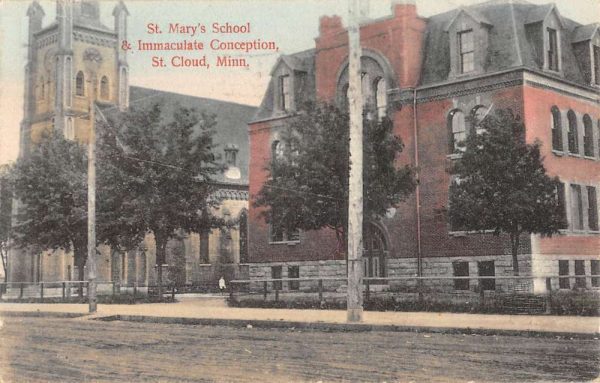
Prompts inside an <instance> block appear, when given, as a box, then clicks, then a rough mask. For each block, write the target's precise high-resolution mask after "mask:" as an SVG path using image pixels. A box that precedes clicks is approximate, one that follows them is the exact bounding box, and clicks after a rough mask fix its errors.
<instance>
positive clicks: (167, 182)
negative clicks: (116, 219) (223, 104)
mask: <svg viewBox="0 0 600 383" xmlns="http://www.w3.org/2000/svg"><path fill="white" fill-rule="evenodd" d="M215 124H216V120H215V117H214V116H213V115H208V114H206V113H201V114H199V113H198V112H196V111H195V110H194V109H189V108H183V107H177V108H175V109H174V110H173V111H172V114H167V113H164V112H163V111H162V108H161V106H160V105H159V104H153V105H151V106H149V107H146V108H141V109H135V108H132V109H130V110H129V111H127V112H125V113H123V114H121V115H119V116H117V117H116V118H115V119H114V120H113V121H112V122H110V123H108V124H105V125H106V129H103V130H104V131H106V132H108V133H107V136H105V139H106V140H107V141H112V142H114V143H115V144H117V143H118V144H117V145H115V146H113V148H112V152H111V153H110V154H109V155H106V156H104V161H108V162H111V161H112V165H111V166H112V168H114V169H116V170H117V171H118V173H117V174H116V175H114V177H116V180H117V181H116V184H118V185H119V186H118V187H117V188H114V189H112V190H113V193H114V194H113V196H112V199H113V200H114V201H116V202H115V203H116V205H118V206H125V211H126V212H128V214H127V217H128V218H127V221H124V222H122V224H123V225H124V227H127V228H129V229H128V230H130V232H131V233H132V234H133V237H135V238H137V237H138V236H139V234H140V233H146V232H151V233H152V234H154V238H155V240H156V264H157V265H158V266H159V267H158V273H157V274H158V275H157V284H158V290H159V296H162V279H163V278H162V276H163V275H162V274H163V273H162V265H163V264H165V263H166V248H167V242H168V241H169V240H170V239H173V238H178V237H179V235H180V232H181V231H184V232H194V233H200V232H201V231H203V230H207V229H211V228H214V227H220V226H221V225H222V224H223V221H222V220H220V219H218V218H216V217H215V216H214V215H213V214H212V213H211V210H212V209H213V208H214V207H216V206H217V205H218V204H219V202H220V201H218V200H217V199H216V198H214V193H213V192H214V186H213V183H212V177H213V176H214V175H216V174H218V173H220V172H222V171H223V170H224V167H223V165H221V164H220V163H219V162H218V158H217V157H216V156H215V155H214V153H213V149H214V144H213V133H214V127H215ZM111 131H112V133H110V132H111ZM111 134H113V135H114V137H112V138H111V136H110V135H111ZM119 201H123V202H119ZM107 210H110V209H107ZM119 231H121V230H119ZM117 243H122V240H119V239H117Z"/></svg>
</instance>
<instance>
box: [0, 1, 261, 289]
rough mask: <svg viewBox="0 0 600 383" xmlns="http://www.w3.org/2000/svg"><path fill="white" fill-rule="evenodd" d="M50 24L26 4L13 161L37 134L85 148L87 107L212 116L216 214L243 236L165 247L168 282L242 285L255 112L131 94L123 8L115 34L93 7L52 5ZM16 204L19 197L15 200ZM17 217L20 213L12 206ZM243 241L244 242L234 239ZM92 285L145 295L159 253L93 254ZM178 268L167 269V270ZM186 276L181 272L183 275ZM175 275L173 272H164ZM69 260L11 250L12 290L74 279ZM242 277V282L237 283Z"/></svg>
mask: <svg viewBox="0 0 600 383" xmlns="http://www.w3.org/2000/svg"><path fill="white" fill-rule="evenodd" d="M56 3H57V4H56V20H55V21H54V22H52V23H49V24H47V25H44V23H43V22H44V15H45V14H44V10H43V9H42V7H41V6H40V4H39V3H38V2H37V1H33V2H32V4H31V5H30V6H29V8H28V11H27V16H28V18H29V31H28V39H29V44H28V50H27V63H26V66H25V71H26V73H25V94H24V113H23V122H22V124H21V146H20V156H22V157H23V156H27V155H28V153H29V152H30V150H31V149H32V148H33V147H34V146H35V144H36V142H38V141H39V139H40V137H41V135H42V133H43V132H44V131H48V130H52V129H56V130H58V131H60V132H62V133H63V134H64V136H65V137H66V138H67V139H71V140H75V141H78V142H80V143H84V144H85V143H87V142H88V139H89V131H90V123H91V121H90V114H89V113H88V112H89V106H90V102H94V103H95V104H96V105H99V106H100V108H101V109H102V110H104V113H114V112H115V111H116V110H117V109H121V110H125V109H126V108H128V107H129V105H130V104H131V105H136V106H138V107H139V106H143V105H144V104H147V105H149V104H152V103H155V102H158V103H160V104H161V108H162V110H163V111H165V113H166V115H168V114H170V113H171V111H172V110H173V109H174V108H175V107H176V106H177V105H180V106H183V107H187V108H195V109H196V110H198V111H199V112H200V111H205V112H207V113H214V114H215V115H216V120H217V125H216V127H215V135H214V137H213V140H214V143H215V144H216V151H217V152H218V153H217V154H218V155H220V156H221V157H222V158H223V159H224V160H225V162H226V164H227V165H228V169H227V170H226V171H225V172H224V173H223V174H221V175H219V176H218V177H215V178H214V180H213V181H214V182H215V183H216V184H217V185H218V192H217V193H218V194H219V197H221V198H222V201H223V202H222V205H221V206H220V208H219V209H218V211H217V212H216V214H218V215H221V216H223V217H224V218H228V219H231V220H238V222H240V224H241V226H242V227H241V229H242V230H240V227H238V226H236V227H231V228H227V229H224V230H213V231H211V232H206V233H201V234H189V235H185V236H184V237H183V238H182V239H181V240H173V241H171V242H170V243H169V245H168V250H167V261H168V263H169V266H173V265H174V263H175V262H179V264H177V265H176V266H177V269H178V270H180V272H179V274H182V273H183V271H184V273H183V274H184V275H176V276H171V275H170V273H168V272H167V278H169V277H172V278H173V279H175V278H177V279H178V280H180V281H185V282H187V283H194V284H207V283H209V284H212V285H213V286H215V288H216V286H217V281H218V279H219V277H220V276H221V275H224V276H225V277H226V278H228V279H232V278H235V277H240V275H239V272H240V268H239V264H240V263H243V262H244V261H245V254H246V249H247V245H246V243H247V237H246V235H245V233H246V230H245V227H246V226H247V218H246V217H247V205H248V134H247V126H246V123H247V121H248V120H250V119H251V118H252V116H253V115H254V114H255V112H256V108H255V107H251V106H247V105H241V104H236V103H230V102H225V101H220V100H213V99H207V98H200V97H192V96H186V95H181V94H176V93H170V92H164V91H158V90H154V89H147V88H141V87H135V86H130V84H129V65H128V63H127V56H126V52H125V51H124V50H122V49H119V44H118V42H119V41H123V40H125V39H126V38H127V19H128V16H129V12H128V10H127V8H126V6H125V4H124V3H123V2H122V1H119V2H117V4H116V6H115V8H114V11H113V16H114V27H112V28H111V27H107V26H106V25H104V24H103V23H102V22H101V17H100V5H99V2H98V1H97V0H77V1H57V2H56ZM16 197H17V198H18V196H16ZM15 207H16V208H18V206H15ZM240 233H241V234H240ZM99 251H100V253H101V255H100V256H99V259H98V260H97V264H98V281H100V282H106V281H115V282H117V283H120V284H122V285H126V286H134V285H138V286H146V285H148V284H153V283H154V282H155V280H156V267H155V263H156V251H155V243H154V238H153V236H152V235H151V234H148V235H147V236H146V239H145V241H144V242H143V243H142V244H140V246H139V248H137V249H134V250H131V251H126V252H120V251H113V250H112V249H110V248H108V247H107V246H101V247H100V248H99ZM174 269H175V268H173V270H174ZM181 270H183V271H181ZM171 274H172V273H171ZM77 275H78V273H77V270H76V265H75V264H74V259H73V254H72V252H65V251H63V250H56V251H44V250H42V251H38V250H31V249H29V250H21V249H12V250H11V253H10V256H9V263H8V279H9V282H54V281H68V280H76V279H77ZM244 275H245V274H244Z"/></svg>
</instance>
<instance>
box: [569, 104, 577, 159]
mask: <svg viewBox="0 0 600 383" xmlns="http://www.w3.org/2000/svg"><path fill="white" fill-rule="evenodd" d="M567 121H568V123H569V130H568V131H567V138H568V141H569V153H573V154H579V137H578V135H577V116H575V112H573V111H572V110H569V112H568V113H567Z"/></svg>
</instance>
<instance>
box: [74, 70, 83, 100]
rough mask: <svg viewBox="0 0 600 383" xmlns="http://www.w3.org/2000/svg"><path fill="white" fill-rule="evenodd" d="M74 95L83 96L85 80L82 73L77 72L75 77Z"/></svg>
mask: <svg viewBox="0 0 600 383" xmlns="http://www.w3.org/2000/svg"><path fill="white" fill-rule="evenodd" d="M75 94H76V95H77V96H85V78H84V77H83V72H82V71H79V72H77V76H76V77H75Z"/></svg>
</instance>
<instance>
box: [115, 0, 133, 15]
mask: <svg viewBox="0 0 600 383" xmlns="http://www.w3.org/2000/svg"><path fill="white" fill-rule="evenodd" d="M122 13H125V16H129V10H128V9H127V7H126V6H125V3H124V2H123V0H120V1H119V2H118V3H117V5H115V9H114V10H113V13H112V14H113V16H115V17H119V16H120V15H121V14H122Z"/></svg>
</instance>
